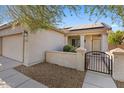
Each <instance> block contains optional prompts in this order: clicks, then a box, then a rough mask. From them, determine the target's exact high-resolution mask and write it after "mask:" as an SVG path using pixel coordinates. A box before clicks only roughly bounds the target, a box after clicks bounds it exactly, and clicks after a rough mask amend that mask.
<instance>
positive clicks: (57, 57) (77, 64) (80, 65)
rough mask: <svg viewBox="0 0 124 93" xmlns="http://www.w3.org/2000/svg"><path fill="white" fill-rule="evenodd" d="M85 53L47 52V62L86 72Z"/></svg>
mask: <svg viewBox="0 0 124 93" xmlns="http://www.w3.org/2000/svg"><path fill="white" fill-rule="evenodd" d="M84 55H85V53H72V52H60V51H47V52H46V62H49V63H52V64H57V65H60V66H64V67H69V68H73V69H77V70H80V71H84Z"/></svg>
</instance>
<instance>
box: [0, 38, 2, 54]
mask: <svg viewBox="0 0 124 93" xmlns="http://www.w3.org/2000/svg"><path fill="white" fill-rule="evenodd" d="M0 56H2V38H0Z"/></svg>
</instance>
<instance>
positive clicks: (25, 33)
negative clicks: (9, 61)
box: [23, 30, 28, 63]
mask: <svg viewBox="0 0 124 93" xmlns="http://www.w3.org/2000/svg"><path fill="white" fill-rule="evenodd" d="M27 36H28V32H27V31H25V30H24V32H23V63H24V61H25V41H26V38H27Z"/></svg>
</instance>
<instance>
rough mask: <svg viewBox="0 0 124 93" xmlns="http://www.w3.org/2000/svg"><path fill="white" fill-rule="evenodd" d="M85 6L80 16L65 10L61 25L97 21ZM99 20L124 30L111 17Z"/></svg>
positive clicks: (7, 19)
mask: <svg viewBox="0 0 124 93" xmlns="http://www.w3.org/2000/svg"><path fill="white" fill-rule="evenodd" d="M5 10H6V9H5V7H4V6H0V13H1V14H2V13H5ZM83 10H84V8H82V12H81V15H80V16H76V15H74V14H73V15H72V16H71V15H70V12H69V11H68V10H65V14H66V17H64V18H63V20H62V22H63V23H61V24H60V25H59V27H60V28H63V27H70V26H76V25H83V24H93V23H95V21H96V18H97V17H94V18H93V19H94V20H92V21H90V20H89V16H88V14H85V13H84V12H83ZM8 21H10V18H9V17H6V19H5V20H4V22H3V23H7V22H8ZM98 22H104V23H106V24H108V25H110V26H111V27H112V30H113V31H116V30H124V28H122V27H121V26H119V25H118V24H116V23H114V24H112V21H111V18H109V17H108V18H101V19H100V20H98Z"/></svg>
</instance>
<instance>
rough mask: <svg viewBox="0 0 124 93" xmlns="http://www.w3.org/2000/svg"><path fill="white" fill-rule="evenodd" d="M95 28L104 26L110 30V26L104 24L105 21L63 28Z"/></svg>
mask: <svg viewBox="0 0 124 93" xmlns="http://www.w3.org/2000/svg"><path fill="white" fill-rule="evenodd" d="M97 28H106V29H109V30H111V29H112V28H111V27H110V26H109V25H107V24H105V23H95V24H86V25H79V26H73V27H67V28H64V29H65V30H68V31H78V30H88V29H97Z"/></svg>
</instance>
